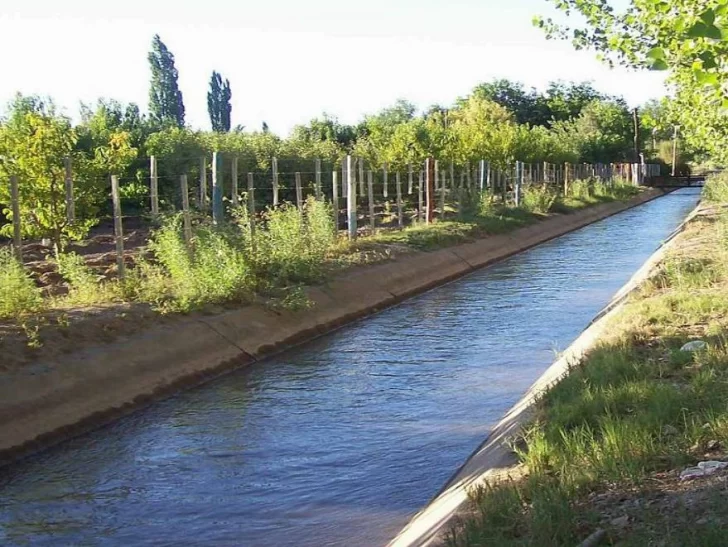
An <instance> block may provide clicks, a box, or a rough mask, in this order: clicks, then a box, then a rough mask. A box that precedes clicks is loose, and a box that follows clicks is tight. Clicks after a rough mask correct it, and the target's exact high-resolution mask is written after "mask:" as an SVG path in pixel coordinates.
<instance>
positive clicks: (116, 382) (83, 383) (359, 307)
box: [0, 190, 664, 463]
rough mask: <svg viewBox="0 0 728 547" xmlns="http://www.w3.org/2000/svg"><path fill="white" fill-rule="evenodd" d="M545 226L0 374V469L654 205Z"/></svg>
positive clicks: (600, 210)
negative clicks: (275, 305) (298, 303)
mask: <svg viewBox="0 0 728 547" xmlns="http://www.w3.org/2000/svg"><path fill="white" fill-rule="evenodd" d="M663 194H664V192H662V191H659V190H647V191H645V192H644V193H642V194H641V195H640V196H638V197H636V198H635V199H633V200H631V201H630V202H627V203H611V204H604V205H600V206H596V207H592V208H589V209H585V210H582V211H579V212H577V213H574V214H570V215H563V216H554V217H551V218H549V219H547V220H544V221H542V222H540V223H538V224H535V225H533V226H530V227H527V228H524V229H521V230H518V231H516V232H513V233H511V234H508V235H502V236H496V237H490V238H487V239H483V240H479V241H476V242H473V243H468V244H464V245H459V246H456V247H451V248H448V249H443V250H440V251H435V252H428V253H418V254H414V255H408V256H406V257H404V258H401V259H398V260H397V261H393V262H388V263H384V264H379V265H375V266H369V267H364V268H357V269H355V270H351V271H349V272H346V273H345V274H343V275H341V276H340V277H337V278H335V279H333V280H332V281H331V282H329V283H328V284H326V285H324V286H320V287H313V288H310V289H309V290H308V296H309V298H310V299H311V300H312V302H313V304H314V305H313V308H312V309H309V310H306V311H301V312H280V313H278V312H275V311H273V310H270V309H268V308H265V307H263V306H248V307H245V308H241V309H237V310H233V311H228V312H225V313H222V314H219V315H216V316H209V317H197V318H189V317H188V318H180V319H179V320H178V321H175V322H172V323H171V324H166V325H159V326H156V327H154V328H151V329H148V330H146V331H144V332H140V333H138V334H135V335H133V336H129V337H126V338H123V339H119V340H116V341H115V342H112V343H107V344H103V345H97V346H88V347H79V348H78V350H77V351H74V352H73V353H70V354H67V355H64V356H63V357H61V358H58V359H55V360H53V361H52V362H50V361H48V362H36V363H34V364H32V365H29V366H26V367H23V368H20V369H18V370H14V371H11V372H7V373H3V374H2V382H0V462H5V463H6V462H8V461H11V460H13V459H14V458H17V457H18V456H21V455H23V454H25V453H28V452H31V451H34V450H37V449H40V448H43V447H45V446H48V445H49V444H52V443H54V442H58V441H59V440H62V439H64V438H67V437H69V436H72V435H76V434H78V433H80V432H83V431H85V430H88V429H90V428H94V427H98V426H99V425H102V424H104V423H107V422H109V421H110V420H113V419H115V418H117V417H119V416H121V415H123V414H125V413H128V412H130V411H132V410H134V409H136V408H138V407H139V406H141V405H143V404H145V403H148V402H149V401H152V400H156V399H159V398H161V397H164V396H167V395H169V394H171V393H174V392H175V391H178V390H180V389H183V388H185V387H189V386H194V385H196V384H199V383H201V382H204V381H206V380H208V379H210V378H212V377H215V376H217V375H220V374H222V373H224V372H227V371H229V370H232V369H234V368H237V367H240V366H243V365H246V364H250V363H252V362H255V361H257V360H260V359H263V358H265V357H267V356H270V355H272V354H273V353H276V352H278V351H282V350H284V349H286V348H290V347H292V346H293V345H295V344H296V343H300V342H303V341H306V340H310V339H312V338H315V337H317V336H320V335H322V334H324V333H326V332H330V331H331V330H334V329H336V328H338V327H340V326H342V325H344V324H346V323H349V322H351V321H353V320H355V319H357V318H360V317H363V316H366V315H368V314H371V313H374V312H377V311H379V310H381V309H383V308H386V307H387V306H391V305H393V304H395V303H397V302H400V301H402V300H404V299H405V298H407V297H409V296H412V295H414V294H417V293H420V292H423V291H425V290H427V289H429V288H432V287H434V286H437V285H440V284H443V283H445V282H448V281H450V280H453V279H455V278H458V277H461V276H463V275H465V274H467V273H469V272H471V271H473V270H475V269H477V268H481V267H484V266H486V265H488V264H491V263H493V262H496V261H498V260H502V259H504V258H506V257H508V256H511V255H513V254H515V253H518V252H520V251H523V250H525V249H528V248H530V247H533V246H535V245H538V244H540V243H543V242H545V241H548V240H550V239H553V238H555V237H558V236H561V235H563V234H565V233H567V232H570V231H573V230H576V229H578V228H581V227H583V226H586V225H588V224H590V223H592V222H595V221H597V220H600V219H603V218H605V217H608V216H610V215H613V214H616V213H618V212H620V211H623V210H625V209H628V208H630V207H634V206H636V205H639V204H641V203H644V202H646V201H649V200H651V199H654V198H656V197H659V196H661V195H663Z"/></svg>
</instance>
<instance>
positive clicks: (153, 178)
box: [149, 156, 159, 217]
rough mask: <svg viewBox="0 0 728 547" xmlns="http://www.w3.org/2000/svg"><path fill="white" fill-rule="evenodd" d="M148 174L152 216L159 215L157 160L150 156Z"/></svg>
mask: <svg viewBox="0 0 728 547" xmlns="http://www.w3.org/2000/svg"><path fill="white" fill-rule="evenodd" d="M149 173H150V181H149V188H150V196H151V207H152V216H155V217H156V216H158V215H159V175H158V173H157V158H156V156H151V157H150V158H149Z"/></svg>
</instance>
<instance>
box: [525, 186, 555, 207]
mask: <svg viewBox="0 0 728 547" xmlns="http://www.w3.org/2000/svg"><path fill="white" fill-rule="evenodd" d="M556 198H557V194H556V192H555V191H554V190H553V188H549V187H548V186H546V185H543V186H542V185H532V186H526V187H525V188H524V189H523V196H522V197H521V209H524V210H525V211H528V212H529V213H538V214H545V213H548V212H549V210H550V209H551V206H552V205H553V204H554V202H555V201H556Z"/></svg>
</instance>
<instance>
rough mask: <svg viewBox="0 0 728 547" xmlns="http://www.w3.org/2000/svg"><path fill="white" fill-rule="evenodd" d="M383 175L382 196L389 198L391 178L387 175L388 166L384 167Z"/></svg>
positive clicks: (384, 165)
mask: <svg viewBox="0 0 728 547" xmlns="http://www.w3.org/2000/svg"><path fill="white" fill-rule="evenodd" d="M382 175H383V177H384V182H383V184H384V186H383V187H382V195H383V196H384V197H385V198H387V197H389V178H388V173H387V164H386V163H385V164H383V165H382Z"/></svg>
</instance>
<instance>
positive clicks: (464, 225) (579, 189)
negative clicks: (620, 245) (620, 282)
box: [365, 180, 639, 250]
mask: <svg viewBox="0 0 728 547" xmlns="http://www.w3.org/2000/svg"><path fill="white" fill-rule="evenodd" d="M637 193H639V190H638V188H636V187H634V186H632V185H631V184H627V183H624V182H621V181H616V182H615V184H612V185H607V184H604V183H600V182H597V181H581V180H580V181H575V182H574V183H573V184H571V185H570V186H569V189H568V194H567V195H566V196H564V195H562V194H559V193H557V192H556V191H555V190H554V189H553V188H546V187H543V186H532V187H526V188H524V190H523V196H522V204H521V206H520V207H506V206H503V205H502V204H500V203H499V202H497V201H495V200H494V199H493V198H492V197H491V196H485V197H484V198H483V199H482V200H481V199H479V198H478V196H477V194H471V195H468V194H466V195H464V196H463V199H462V202H461V206H460V211H458V212H454V211H453V213H454V214H453V215H452V216H453V217H454V219H453V220H448V221H446V222H438V223H435V224H432V225H430V226H427V225H425V224H414V225H412V226H410V227H407V228H405V229H404V230H396V231H383V232H380V233H379V234H377V235H376V236H373V237H369V238H367V239H366V240H365V241H366V242H370V243H387V244H399V245H405V246H408V247H412V248H414V249H419V250H432V249H438V248H441V247H447V246H450V245H457V244H458V243H465V242H468V241H473V240H475V239H478V238H482V237H487V236H489V235H497V234H503V233H507V232H511V231H513V230H516V229H518V228H522V227H524V226H528V225H529V224H533V223H535V222H538V221H539V220H542V219H543V218H544V217H545V216H546V215H548V214H552V213H560V214H568V213H573V212H575V211H578V210H579V209H584V208H585V207H591V206H593V205H598V204H600V203H609V202H614V201H624V200H628V199H630V198H631V197H634V196H635V195H637Z"/></svg>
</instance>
